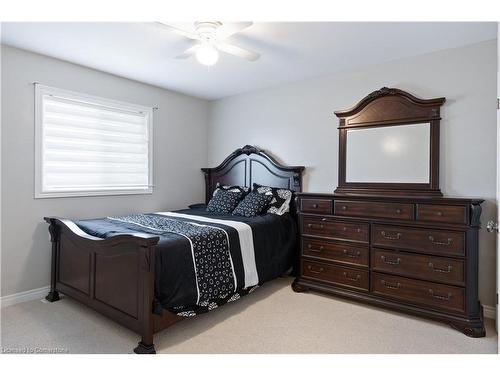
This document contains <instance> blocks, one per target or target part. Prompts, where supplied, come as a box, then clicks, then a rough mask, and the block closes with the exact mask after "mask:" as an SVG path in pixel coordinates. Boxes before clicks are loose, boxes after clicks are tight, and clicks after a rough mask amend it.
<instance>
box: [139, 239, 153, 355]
mask: <svg viewBox="0 0 500 375" xmlns="http://www.w3.org/2000/svg"><path fill="white" fill-rule="evenodd" d="M155 248H156V244H155V245H149V246H147V247H141V250H140V254H141V258H142V259H143V262H142V264H141V271H140V272H141V273H140V276H139V277H140V290H141V294H142V303H140V304H139V306H141V311H140V318H139V320H140V322H141V323H140V324H141V331H142V332H141V341H139V343H138V345H137V347H136V348H135V349H134V352H135V353H136V354H156V350H155V346H154V343H153V336H154V321H153V318H154V317H153V302H154V291H155Z"/></svg>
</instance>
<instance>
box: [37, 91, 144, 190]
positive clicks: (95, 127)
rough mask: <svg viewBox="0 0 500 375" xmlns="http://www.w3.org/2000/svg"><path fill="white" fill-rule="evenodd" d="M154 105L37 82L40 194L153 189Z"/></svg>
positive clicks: (38, 188) (38, 183) (38, 179)
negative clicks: (103, 96)
mask: <svg viewBox="0 0 500 375" xmlns="http://www.w3.org/2000/svg"><path fill="white" fill-rule="evenodd" d="M152 121H153V109H152V108H147V107H142V106H138V105H133V104H127V103H121V102H117V101H113V100H107V99H103V98H98V97H93V96H88V95H84V94H78V93H74V92H70V91H66V90H60V89H56V88H52V87H47V86H42V85H39V84H36V85H35V198H49V197H66V196H84V195H115V194H147V193H152V176H153V173H152V165H153V163H152V155H153V153H152V151H153V150H152V146H153V142H152V141H153V138H152Z"/></svg>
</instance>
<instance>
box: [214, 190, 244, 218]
mask: <svg viewBox="0 0 500 375" xmlns="http://www.w3.org/2000/svg"><path fill="white" fill-rule="evenodd" d="M241 197H243V193H242V192H234V191H228V190H219V191H218V192H217V194H214V196H213V197H212V199H210V202H208V206H207V211H210V212H220V213H222V214H230V213H231V212H233V210H234V208H235V207H236V206H237V205H238V203H239V202H240V200H241Z"/></svg>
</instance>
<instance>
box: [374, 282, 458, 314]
mask: <svg viewBox="0 0 500 375" xmlns="http://www.w3.org/2000/svg"><path fill="white" fill-rule="evenodd" d="M371 281H372V292H373V293H374V294H378V295H382V296H386V297H391V298H395V299H399V300H403V301H407V302H410V303H417V304H424V305H427V306H431V307H434V308H438V309H445V310H453V311H457V312H464V311H465V303H464V301H465V289H463V288H459V287H454V286H449V285H443V284H436V283H431V282H427V281H419V280H414V279H408V278H406V277H399V276H390V275H384V274H380V273H376V272H373V273H372V280H371Z"/></svg>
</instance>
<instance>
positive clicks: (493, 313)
mask: <svg viewBox="0 0 500 375" xmlns="http://www.w3.org/2000/svg"><path fill="white" fill-rule="evenodd" d="M483 313H484V317H485V318H489V319H496V318H497V309H496V307H495V306H487V305H483Z"/></svg>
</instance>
